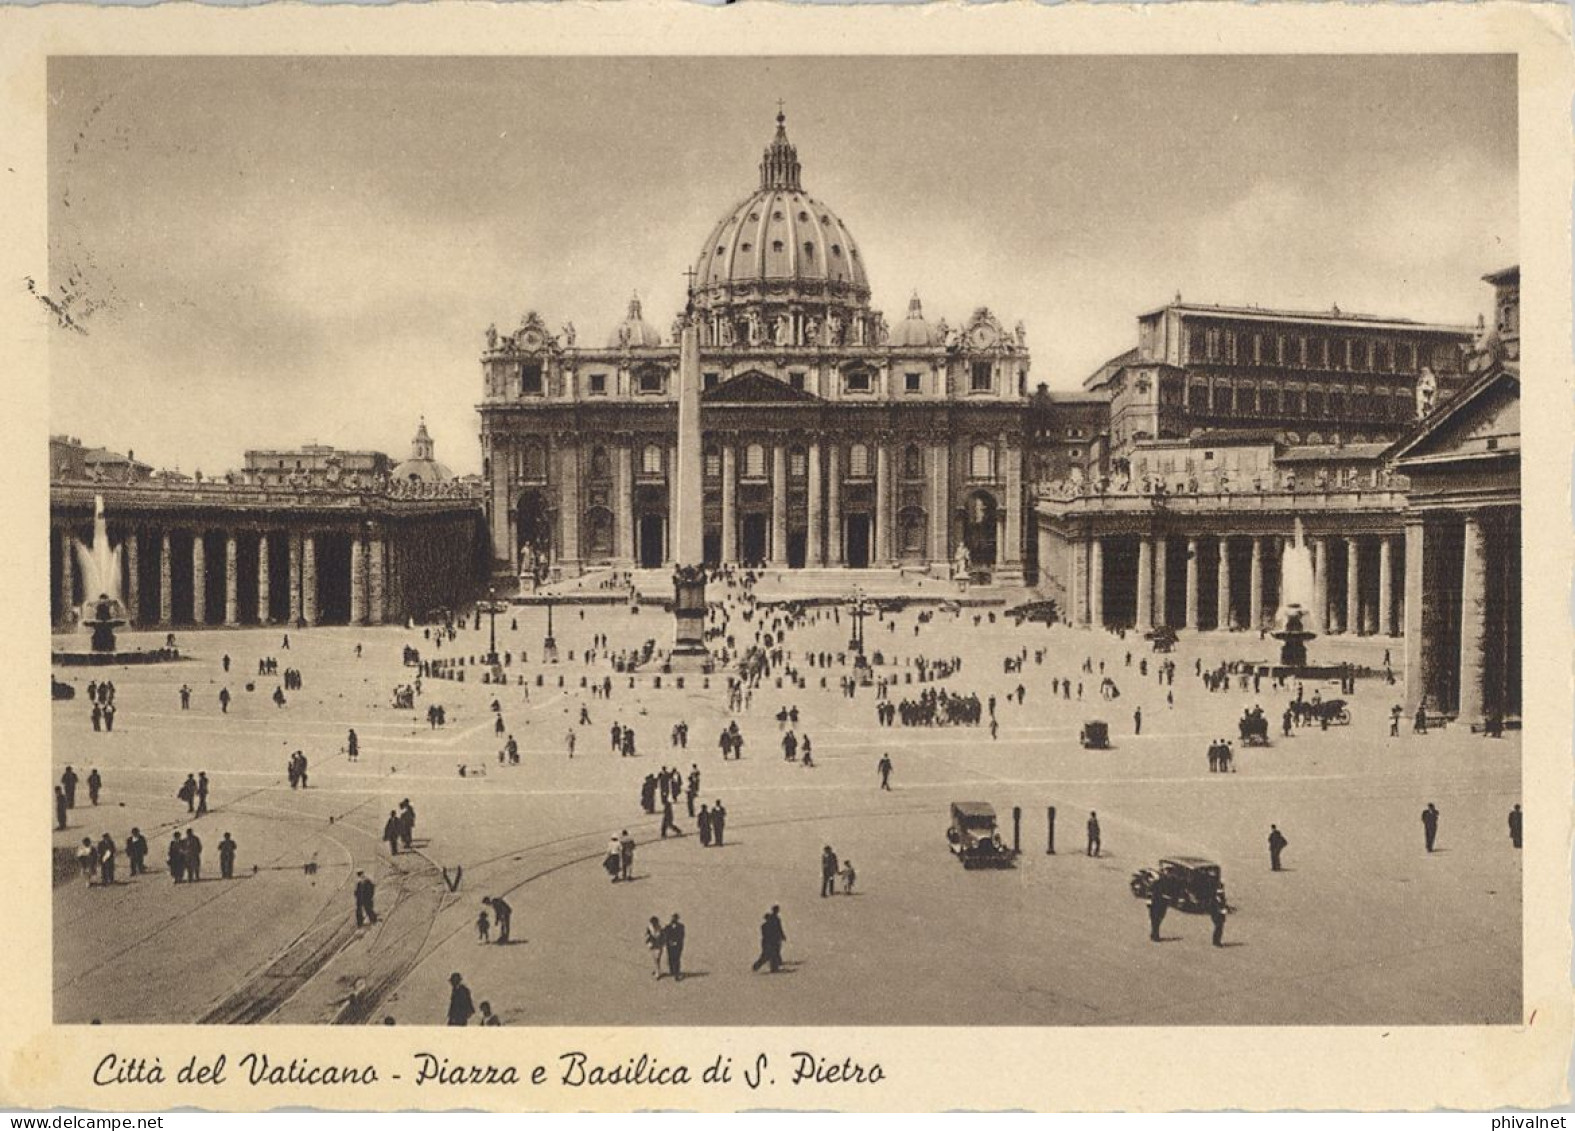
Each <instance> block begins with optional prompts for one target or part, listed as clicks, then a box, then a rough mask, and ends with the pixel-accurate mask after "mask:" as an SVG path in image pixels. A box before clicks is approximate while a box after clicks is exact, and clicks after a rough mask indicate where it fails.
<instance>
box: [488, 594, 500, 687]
mask: <svg viewBox="0 0 1575 1131" xmlns="http://www.w3.org/2000/svg"><path fill="white" fill-rule="evenodd" d="M487 663H488V665H489V666H491V667H497V666H498V590H497V587H496V586H488V587H487Z"/></svg>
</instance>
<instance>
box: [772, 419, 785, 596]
mask: <svg viewBox="0 0 1575 1131" xmlns="http://www.w3.org/2000/svg"><path fill="white" fill-rule="evenodd" d="M787 509H788V502H787V446H786V445H785V444H782V443H780V442H779V443H776V444H773V445H771V565H773V566H776V567H778V568H780V567H782V566H785V565H787V540H788V528H787V518H788V516H787Z"/></svg>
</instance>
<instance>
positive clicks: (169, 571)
mask: <svg viewBox="0 0 1575 1131" xmlns="http://www.w3.org/2000/svg"><path fill="white" fill-rule="evenodd" d="M173 566H174V563H173V562H172V561H170V532H169V531H168V530H165V531H164V532H163V533H162V534H160V536H159V623H160V624H162V625H168V624H169V623H170V621H171V619H172V618H173V617H174V616H175V609H174V607H173V606H174V604H175V576H174V572H173Z"/></svg>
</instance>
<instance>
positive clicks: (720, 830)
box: [711, 798, 727, 848]
mask: <svg viewBox="0 0 1575 1131" xmlns="http://www.w3.org/2000/svg"><path fill="white" fill-rule="evenodd" d="M726 831H727V810H726V809H724V808H722V799H721V798H717V800H716V802H715V803H714V804H712V806H711V839H712V841H714V842H715V844H716V846H717V847H718V848H721V847H722V835H723V834H724V833H725V832H726Z"/></svg>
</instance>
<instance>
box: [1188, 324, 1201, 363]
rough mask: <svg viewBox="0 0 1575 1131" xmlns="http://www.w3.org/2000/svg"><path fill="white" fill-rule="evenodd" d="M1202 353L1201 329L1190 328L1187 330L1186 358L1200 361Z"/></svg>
mask: <svg viewBox="0 0 1575 1131" xmlns="http://www.w3.org/2000/svg"><path fill="white" fill-rule="evenodd" d="M1203 355H1204V338H1203V331H1202V330H1199V329H1196V328H1194V329H1192V330H1189V331H1188V332H1187V360H1188V361H1200V360H1202V358H1203Z"/></svg>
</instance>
